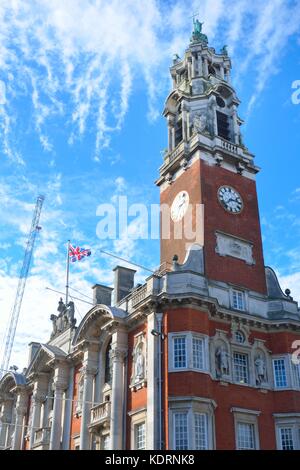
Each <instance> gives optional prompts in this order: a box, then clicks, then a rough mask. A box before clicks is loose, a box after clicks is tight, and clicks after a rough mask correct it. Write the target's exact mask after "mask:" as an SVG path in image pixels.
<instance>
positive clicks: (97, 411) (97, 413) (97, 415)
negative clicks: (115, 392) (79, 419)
mask: <svg viewBox="0 0 300 470" xmlns="http://www.w3.org/2000/svg"><path fill="white" fill-rule="evenodd" d="M110 411H111V402H110V401H105V402H103V403H100V405H96V406H93V407H92V408H91V425H93V424H99V423H101V422H104V421H106V420H109V419H110Z"/></svg>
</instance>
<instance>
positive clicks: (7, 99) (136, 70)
mask: <svg viewBox="0 0 300 470" xmlns="http://www.w3.org/2000/svg"><path fill="white" fill-rule="evenodd" d="M193 12H199V18H200V20H201V21H204V32H205V33H206V34H207V35H208V38H209V43H210V45H211V46H213V47H215V48H216V49H218V48H221V47H222V46H223V45H224V44H228V49H229V54H230V56H231V58H232V62H233V84H234V86H235V87H236V90H237V93H238V96H239V98H240V99H241V101H242V105H241V106H240V110H239V114H240V116H241V117H242V118H244V119H245V125H244V126H243V127H244V129H243V133H244V140H245V143H246V145H247V146H248V147H249V149H250V150H251V151H252V152H253V153H254V154H255V155H256V164H257V165H258V166H260V167H261V168H262V172H261V173H260V174H259V176H258V179H257V183H258V194H259V202H260V214H261V222H262V231H263V239H264V252H265V262H266V264H268V265H272V266H273V267H274V268H275V269H276V270H277V272H278V274H279V276H280V279H281V282H282V285H283V287H284V288H286V287H289V288H290V289H291V290H292V295H294V296H295V297H298V298H299V299H300V287H299V285H300V243H299V234H300V181H299V170H300V164H299V148H300V146H299V144H300V142H299V140H300V133H299V127H300V104H299V105H295V104H293V103H292V100H291V96H292V93H293V90H292V83H293V82H294V81H295V80H300V54H299V49H300V29H299V26H300V1H299V0H298V1H297V0H295V1H287V0H264V1H259V0H258V1H256V2H255V5H254V4H253V2H249V1H244V0H227V1H225V0H214V2H212V1H209V0H206V1H201V2H200V1H183V0H181V1H172V2H168V1H160V2H159V1H155V0H139V1H138V2H137V1H133V0H132V1H131V0H127V1H126V0H123V1H120V0H112V1H109V2H107V1H100V0H65V1H64V2H61V1H59V0H52V1H51V2H48V1H46V0H38V1H37V0H36V1H35V0H23V1H20V0H14V1H11V0H10V1H8V0H2V2H1V5H0V168H1V170H0V210H1V214H2V217H1V226H2V230H1V232H0V247H1V259H0V311H1V317H0V336H2V335H3V333H4V328H5V325H6V322H7V318H8V315H9V311H10V308H11V305H12V302H13V299H14V294H15V288H16V284H17V275H18V272H19V269H20V266H21V262H22V257H23V251H24V243H25V241H26V237H27V232H28V229H29V226H30V222H31V217H32V212H33V208H34V202H35V198H36V196H37V194H38V193H43V194H45V196H46V200H45V204H44V208H43V212H42V218H41V225H42V227H43V230H42V233H41V235H40V237H39V240H38V242H37V245H36V250H35V254H34V259H33V264H32V268H31V273H30V277H29V279H28V284H27V289H26V292H25V297H24V301H23V308H22V313H21V318H20V322H19V326H18V331H17V336H16V341H15V348H14V349H15V351H14V354H13V357H12V361H11V362H12V363H16V364H18V365H20V367H21V366H24V365H26V345H27V343H28V342H29V341H31V340H38V341H39V340H40V341H46V340H47V339H48V337H49V333H50V331H51V323H50V321H49V317H50V315H51V314H52V313H55V311H56V308H57V301H58V298H57V295H56V294H54V293H51V292H49V291H46V290H45V287H46V286H50V287H53V288H54V289H58V290H63V289H64V284H65V280H64V263H65V243H66V241H67V239H68V238H70V239H71V240H72V242H74V244H75V243H76V244H80V245H82V246H84V247H91V248H92V251H93V254H92V257H90V258H89V259H87V260H85V261H84V262H82V263H80V264H78V263H77V264H74V265H72V267H71V269H72V272H71V280H72V285H73V287H74V288H76V289H78V290H79V291H81V292H84V293H85V294H86V295H90V286H91V285H92V284H93V283H95V282H100V283H105V284H110V283H111V281H112V274H111V269H112V267H114V265H115V264H116V260H114V259H111V258H108V257H106V256H103V255H102V254H101V253H100V251H99V250H100V249H101V248H104V249H107V250H109V251H113V252H115V253H117V254H119V255H120V256H122V257H125V258H128V259H131V260H133V261H135V262H137V263H141V264H142V265H145V266H149V267H150V268H151V267H155V266H157V265H158V264H159V242H158V240H147V241H138V240H137V241H136V240H131V239H126V237H124V234H121V237H120V238H119V239H117V240H112V241H104V242H103V241H101V240H99V239H98V238H97V236H96V226H97V223H98V221H99V217H97V216H96V209H97V207H98V205H99V204H101V203H109V202H112V203H113V204H115V203H116V201H117V198H118V196H120V195H127V196H128V199H129V203H140V202H142V203H146V204H149V205H150V204H151V203H157V202H158V200H159V193H158V189H157V188H156V187H155V185H154V180H155V179H156V177H157V174H158V172H157V170H158V167H159V166H160V164H161V161H162V157H161V154H160V152H161V151H162V150H163V149H164V148H165V147H166V144H167V132H166V125H165V122H164V118H163V117H162V116H161V112H162V109H163V104H164V100H165V98H166V96H167V94H168V92H169V90H170V86H171V83H170V77H169V66H170V65H171V62H172V57H173V54H174V53H178V54H179V55H182V54H183V53H184V50H185V48H186V47H187V45H188V42H189V37H190V33H191V28H192V25H191V23H192V20H191V15H192V13H193ZM130 229H131V231H132V232H134V233H136V232H137V231H139V227H138V224H137V223H136V222H134V221H131V228H130ZM146 275H147V273H146V272H145V271H144V272H143V271H142V270H139V271H138V279H137V280H138V281H141V280H142V279H143V278H144V277H145V276H146ZM74 295H76V294H74ZM85 311H86V305H85V304H81V303H77V315H78V320H79V319H80V316H83V315H84V313H85Z"/></svg>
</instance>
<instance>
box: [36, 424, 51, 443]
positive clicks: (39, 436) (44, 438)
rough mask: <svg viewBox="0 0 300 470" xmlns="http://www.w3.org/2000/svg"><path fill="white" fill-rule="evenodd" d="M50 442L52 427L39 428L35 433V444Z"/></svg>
mask: <svg viewBox="0 0 300 470" xmlns="http://www.w3.org/2000/svg"><path fill="white" fill-rule="evenodd" d="M49 442H50V428H40V429H37V430H36V431H35V433H34V439H33V444H34V445H41V444H49Z"/></svg>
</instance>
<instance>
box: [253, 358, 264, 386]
mask: <svg viewBox="0 0 300 470" xmlns="http://www.w3.org/2000/svg"><path fill="white" fill-rule="evenodd" d="M254 364H255V375H256V383H257V384H258V385H260V384H261V383H263V382H265V381H266V364H265V361H264V358H263V356H262V355H261V354H259V355H258V356H257V358H256V359H255V361H254Z"/></svg>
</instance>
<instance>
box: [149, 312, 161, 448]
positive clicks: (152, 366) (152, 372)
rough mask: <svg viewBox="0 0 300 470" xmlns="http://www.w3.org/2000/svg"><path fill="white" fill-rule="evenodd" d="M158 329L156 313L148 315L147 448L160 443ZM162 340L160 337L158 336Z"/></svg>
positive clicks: (157, 446)
mask: <svg viewBox="0 0 300 470" xmlns="http://www.w3.org/2000/svg"><path fill="white" fill-rule="evenodd" d="M152 330H156V321H155V313H154V312H153V313H151V314H150V315H148V317H147V355H148V358H147V364H148V368H147V434H146V449H148V450H155V449H159V445H158V409H157V408H158V407H157V405H158V382H157V380H158V376H157V372H158V360H157V338H156V337H155V336H154V335H153V334H151V331H152ZM158 341H160V338H158Z"/></svg>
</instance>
